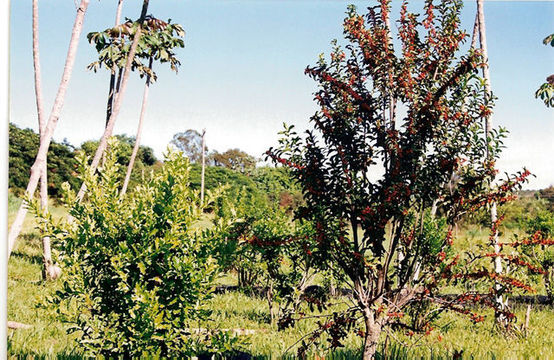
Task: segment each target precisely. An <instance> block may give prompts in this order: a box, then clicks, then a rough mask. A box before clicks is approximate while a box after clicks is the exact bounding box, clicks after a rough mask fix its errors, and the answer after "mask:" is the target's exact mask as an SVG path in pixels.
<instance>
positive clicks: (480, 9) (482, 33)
mask: <svg viewBox="0 0 554 360" xmlns="http://www.w3.org/2000/svg"><path fill="white" fill-rule="evenodd" d="M477 16H478V19H479V40H480V45H481V52H482V54H483V58H484V60H485V63H486V66H485V67H483V78H484V79H485V92H486V94H487V96H491V80H490V73H489V56H488V52H487V33H486V27H485V10H484V0H477ZM491 131H492V119H491V117H490V115H489V116H487V117H486V118H485V134H486V136H487V145H489V143H490V141H489V140H488V139H489V136H490V133H491ZM487 157H488V158H489V159H490V154H489V149H488V146H487ZM497 220H498V218H497V212H496V203H495V202H493V203H492V204H491V224H493V226H494V227H495V233H494V234H493V244H494V252H495V253H497V254H498V253H500V251H501V248H500V244H499V243H498V229H496V221H497ZM494 271H495V272H496V273H497V274H501V273H502V259H501V258H500V257H499V256H496V257H495V258H494ZM501 286H502V285H501V284H500V283H498V282H497V283H496V285H495V287H496V290H497V291H498V290H500V288H501ZM496 302H497V303H498V305H499V307H500V308H501V309H504V308H505V307H506V306H507V305H508V304H507V299H505V300H503V299H502V295H498V296H497V297H496ZM497 318H498V316H497Z"/></svg>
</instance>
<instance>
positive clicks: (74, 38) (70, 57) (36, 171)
mask: <svg viewBox="0 0 554 360" xmlns="http://www.w3.org/2000/svg"><path fill="white" fill-rule="evenodd" d="M88 4H89V0H81V3H80V4H79V8H78V9H77V15H76V16H75V23H74V24H73V30H72V32H71V40H70V41H69V49H68V52H67V57H66V59H65V66H64V71H63V74H62V79H61V82H60V86H59V87H58V92H57V94H56V98H55V99H54V105H53V106H52V110H51V112H50V117H49V118H48V123H47V124H46V128H45V129H44V134H42V135H41V140H40V145H39V149H38V153H37V157H36V158H35V162H34V163H33V166H31V176H30V177H29V183H28V184H27V189H26V193H27V195H28V196H33V194H34V193H35V190H36V188H37V185H38V181H39V179H40V177H41V176H42V172H43V171H42V169H43V168H44V166H45V164H46V154H47V152H48V148H49V147H50V142H51V141H52V135H53V134H54V130H55V129H56V125H57V124H58V120H59V117H60V113H61V110H62V107H63V103H64V100H65V94H66V92H67V86H68V84H69V80H70V79H71V73H72V71H73V65H74V64H75V55H76V54H77V48H78V45H79V38H80V36H81V31H82V29H83V21H84V18H85V13H86V11H87V8H88ZM26 214H27V206H26V204H25V203H22V204H21V206H20V207H19V210H18V211H17V215H16V217H15V220H14V222H13V223H12V226H11V228H10V233H9V235H8V258H9V256H10V254H11V252H12V250H13V247H14V245H15V241H16V239H17V237H18V236H19V233H20V232H21V228H22V226H23V221H24V220H25V215H26Z"/></svg>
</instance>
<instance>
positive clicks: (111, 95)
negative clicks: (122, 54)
mask: <svg viewBox="0 0 554 360" xmlns="http://www.w3.org/2000/svg"><path fill="white" fill-rule="evenodd" d="M122 9H123V0H119V1H118V3H117V10H116V13H115V26H117V25H119V23H120V22H121V10H122ZM116 72H117V67H116V66H115V65H114V67H113V68H112V73H111V74H110V87H109V91H108V104H107V107H106V126H108V121H109V120H110V116H111V114H112V106H113V100H114V96H115V94H116V93H117V91H116V89H115V84H116V81H115V79H116ZM120 76H121V74H120Z"/></svg>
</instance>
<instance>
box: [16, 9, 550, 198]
mask: <svg viewBox="0 0 554 360" xmlns="http://www.w3.org/2000/svg"><path fill="white" fill-rule="evenodd" d="M76 2H77V1H76ZM393 2H394V3H395V4H394V6H393V14H398V5H399V2H397V1H393ZM39 3H40V8H39V10H40V41H41V42H40V51H41V63H42V69H43V83H44V85H43V91H44V94H45V108H46V109H48V110H49V109H50V108H51V106H52V100H53V97H54V95H55V91H56V89H57V86H58V83H59V80H60V76H61V72H62V70H63V63H64V61H65V54H66V52H67V45H68V42H69V35H70V31H71V27H72V24H73V20H74V14H75V4H74V2H73V1H69V0H67V1H40V2H39ZM116 3H117V1H115V0H112V1H108V0H103V1H95V0H92V1H91V2H90V5H89V10H88V12H87V15H86V19H85V27H84V31H83V37H82V40H81V42H80V44H79V51H78V57H77V61H76V65H75V70H74V73H73V78H72V79H71V83H70V88H69V92H68V96H67V97H66V102H65V106H64V109H63V112H62V116H61V119H60V122H59V124H58V128H57V129H56V132H55V136H54V138H55V139H56V140H62V139H63V138H67V139H68V140H69V142H70V143H72V144H74V145H77V146H78V145H79V144H81V143H82V142H83V141H85V140H89V139H98V138H100V136H101V135H102V130H103V124H104V121H105V101H106V94H107V88H108V78H109V75H108V73H107V72H106V71H104V70H102V71H100V72H99V73H93V72H90V71H87V70H86V65H87V64H88V63H90V62H92V61H94V59H95V50H94V48H93V47H92V46H91V45H89V44H88V43H87V42H86V38H85V35H86V33H88V32H90V31H98V30H101V29H105V28H107V27H111V26H113V22H114V19H115V8H116ZM141 3H142V1H139V0H125V5H124V9H123V16H126V17H130V18H136V17H137V16H138V15H139V13H140V6H141ZM349 3H354V4H356V5H357V6H358V8H359V9H360V10H362V9H363V8H365V7H366V6H368V5H371V4H372V3H373V2H371V1H339V0H318V1H303V0H296V1H292V0H289V1H286V0H285V1H283V0H281V1H261V0H260V1H255V0H250V1H246V0H242V1H240V0H236V1H235V0H225V1H224V0H220V1H211V0H197V1H183V0H151V1H150V8H149V13H151V14H153V15H154V16H156V17H158V18H161V19H168V18H171V19H172V21H173V22H176V23H179V24H182V25H183V26H184V28H185V30H186V32H187V34H186V38H185V48H184V49H182V50H180V51H179V52H178V56H179V58H180V60H181V62H182V66H181V69H180V70H179V73H178V74H177V75H175V74H174V73H171V72H170V71H169V70H167V69H166V68H160V67H158V68H157V69H156V68H155V70H156V71H157V73H158V77H159V78H158V82H157V83H155V84H154V85H153V86H152V87H151V90H150V103H149V108H148V112H147V119H146V123H145V127H144V135H143V143H144V144H145V145H148V146H151V147H153V148H154V150H155V152H156V154H157V155H158V156H161V154H162V152H163V151H164V150H165V148H166V146H167V144H168V143H169V141H170V140H171V138H172V136H173V134H175V133H176V132H179V131H184V130H186V129H189V128H193V129H198V130H200V129H202V128H206V130H207V144H208V146H209V147H210V148H211V149H216V150H218V151H225V150H227V149H229V148H234V147H238V148H240V149H242V150H245V151H247V152H248V153H250V154H252V155H255V156H260V155H261V154H262V153H263V152H264V151H265V150H267V148H269V147H270V146H272V145H274V144H275V143H276V141H277V138H278V135H277V132H278V131H279V130H281V128H282V123H283V122H286V123H289V124H295V125H296V126H297V127H298V128H300V129H303V128H306V126H307V125H308V118H309V117H310V116H311V115H312V114H313V112H314V111H315V109H316V107H315V105H314V103H313V102H312V92H313V91H314V90H315V83H314V82H313V81H312V80H310V79H309V78H307V77H306V76H305V75H304V73H303V72H304V69H305V67H306V66H307V65H313V64H314V63H315V61H316V60H317V58H318V55H319V54H320V53H322V52H325V53H328V51H329V49H330V45H329V43H330V41H331V40H332V39H334V38H339V39H340V38H341V36H342V20H343V18H344V13H345V11H346V6H347V5H348V4H349ZM411 4H412V5H411V7H412V8H413V9H417V8H418V7H421V5H422V4H423V1H421V0H420V1H412V3H411ZM485 15H486V22H487V39H488V46H489V58H490V65H491V78H492V88H493V92H494V93H495V94H496V95H497V96H498V97H499V100H498V101H497V106H496V108H495V112H494V115H493V116H494V117H493V121H494V123H495V125H501V126H504V127H507V128H508V130H509V131H510V132H511V134H510V136H509V138H508V139H507V141H506V145H507V149H506V150H505V151H504V154H503V158H502V160H501V161H500V163H499V166H500V169H501V171H509V172H513V171H516V170H518V169H521V168H522V167H523V166H526V167H528V168H529V169H530V170H531V171H532V172H533V173H534V174H536V175H537V178H535V179H533V180H532V181H531V183H530V184H529V185H528V186H527V188H530V189H533V188H534V189H537V188H541V187H545V186H548V185H551V184H554V161H552V154H554V109H548V108H546V107H545V106H544V105H543V104H542V103H541V102H540V101H539V100H537V99H535V98H534V92H535V90H536V88H537V87H538V86H539V85H540V84H541V83H542V82H544V79H545V78H546V76H548V75H550V74H552V73H554V48H552V47H547V46H545V45H543V44H542V39H543V38H544V37H545V36H546V35H548V34H550V33H552V32H554V28H553V27H552V24H553V20H554V2H545V1H542V2H541V1H537V2H534V1H521V2H516V1H487V2H486V3H485ZM474 16H475V2H474V1H467V2H465V7H464V9H463V12H462V26H463V27H464V28H465V29H468V31H469V30H470V29H471V28H472V25H473V19H474ZM10 20H11V25H10V28H11V44H10V50H11V51H10V77H11V79H10V80H11V83H10V97H11V104H10V110H11V121H12V122H14V123H16V124H18V125H19V126H22V127H30V128H33V129H37V120H36V110H35V105H34V91H33V67H32V47H31V45H32V43H31V1H30V0H28V1H12V2H11V19H10ZM142 88H143V82H142V80H139V79H138V76H135V77H134V78H132V80H131V82H130V85H129V91H128V93H127V95H126V97H125V100H124V105H123V109H122V111H121V114H120V117H119V119H118V122H117V124H116V129H115V132H116V133H127V134H130V135H134V134H135V131H136V122H137V119H138V115H139V108H140V102H141V96H142Z"/></svg>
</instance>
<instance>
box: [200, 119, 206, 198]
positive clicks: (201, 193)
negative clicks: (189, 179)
mask: <svg viewBox="0 0 554 360" xmlns="http://www.w3.org/2000/svg"><path fill="white" fill-rule="evenodd" d="M205 173H206V129H202V173H201V175H200V204H202V205H204V175H205Z"/></svg>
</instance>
